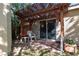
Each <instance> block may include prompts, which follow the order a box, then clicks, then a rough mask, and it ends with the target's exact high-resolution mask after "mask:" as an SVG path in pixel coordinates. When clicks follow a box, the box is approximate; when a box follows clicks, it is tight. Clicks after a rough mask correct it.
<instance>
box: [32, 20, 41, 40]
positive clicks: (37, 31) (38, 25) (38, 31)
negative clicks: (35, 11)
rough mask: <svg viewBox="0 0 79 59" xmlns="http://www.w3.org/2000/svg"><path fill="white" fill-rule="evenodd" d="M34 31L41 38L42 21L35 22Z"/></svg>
mask: <svg viewBox="0 0 79 59" xmlns="http://www.w3.org/2000/svg"><path fill="white" fill-rule="evenodd" d="M32 31H33V33H34V34H35V35H36V38H37V39H40V23H39V21H36V22H35V23H33V25H32Z"/></svg>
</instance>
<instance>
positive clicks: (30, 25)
mask: <svg viewBox="0 0 79 59" xmlns="http://www.w3.org/2000/svg"><path fill="white" fill-rule="evenodd" d="M29 30H32V21H30V22H29Z"/></svg>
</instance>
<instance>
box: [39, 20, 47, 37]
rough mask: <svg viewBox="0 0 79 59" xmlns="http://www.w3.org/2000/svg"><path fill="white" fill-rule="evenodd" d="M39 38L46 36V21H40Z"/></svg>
mask: <svg viewBox="0 0 79 59" xmlns="http://www.w3.org/2000/svg"><path fill="white" fill-rule="evenodd" d="M40 38H46V21H40Z"/></svg>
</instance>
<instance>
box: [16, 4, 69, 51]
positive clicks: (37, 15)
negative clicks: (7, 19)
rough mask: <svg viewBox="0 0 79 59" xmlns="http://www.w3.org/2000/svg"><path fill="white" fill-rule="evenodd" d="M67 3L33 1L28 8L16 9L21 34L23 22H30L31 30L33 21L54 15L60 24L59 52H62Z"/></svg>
mask: <svg viewBox="0 0 79 59" xmlns="http://www.w3.org/2000/svg"><path fill="white" fill-rule="evenodd" d="M69 5H70V4H68V3H34V4H32V5H31V6H30V7H29V8H28V9H26V8H24V9H21V10H18V11H17V12H16V13H15V14H16V15H17V16H18V19H20V20H21V34H22V33H23V24H24V22H29V23H30V24H29V27H30V28H29V29H30V30H31V27H32V24H33V22H35V21H37V20H41V19H49V18H53V17H54V18H56V20H57V21H59V22H60V24H61V52H63V40H64V16H65V14H66V13H67V12H68V7H69Z"/></svg>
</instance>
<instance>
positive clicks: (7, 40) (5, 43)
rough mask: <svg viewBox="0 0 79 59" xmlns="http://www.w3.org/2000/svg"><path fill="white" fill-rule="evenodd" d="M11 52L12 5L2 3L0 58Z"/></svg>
mask: <svg viewBox="0 0 79 59" xmlns="http://www.w3.org/2000/svg"><path fill="white" fill-rule="evenodd" d="M10 51H11V14H10V5H9V4H3V3H0V56H2V55H8V53H9V52H10Z"/></svg>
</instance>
